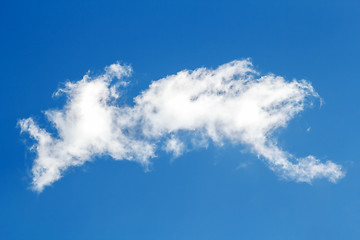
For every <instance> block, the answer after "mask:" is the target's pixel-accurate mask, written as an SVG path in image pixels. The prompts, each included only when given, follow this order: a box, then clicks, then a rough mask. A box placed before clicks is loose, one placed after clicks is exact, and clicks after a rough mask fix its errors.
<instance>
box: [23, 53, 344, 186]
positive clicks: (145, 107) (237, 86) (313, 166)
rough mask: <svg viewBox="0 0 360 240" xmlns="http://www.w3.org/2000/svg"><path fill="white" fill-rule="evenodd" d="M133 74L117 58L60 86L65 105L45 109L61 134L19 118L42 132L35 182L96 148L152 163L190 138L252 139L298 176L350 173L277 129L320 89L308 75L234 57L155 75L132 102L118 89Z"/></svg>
mask: <svg viewBox="0 0 360 240" xmlns="http://www.w3.org/2000/svg"><path fill="white" fill-rule="evenodd" d="M130 74H131V67H129V66H125V65H120V64H112V65H110V66H109V67H106V68H105V73H104V74H103V75H100V76H96V77H91V76H90V75H88V74H87V75H85V76H84V77H83V79H82V80H80V81H78V82H75V83H71V82H68V83H67V84H66V86H65V88H63V89H60V90H59V91H58V92H57V93H56V94H64V95H66V97H67V102H66V104H65V106H64V107H63V108H62V109H59V110H48V111H46V112H45V115H46V117H47V119H48V120H49V122H50V123H51V124H52V125H53V126H54V128H55V129H56V133H55V134H51V133H49V131H46V130H45V129H42V128H40V127H39V126H38V125H37V124H36V123H35V122H34V120H33V119H32V118H27V119H22V120H20V121H19V125H20V128H21V131H22V132H27V133H28V134H29V135H30V136H31V137H32V138H33V139H34V140H35V144H34V146H32V150H33V151H35V153H36V159H35V160H34V164H33V167H32V174H33V182H32V184H33V188H34V190H36V191H39V192H41V191H42V190H43V189H44V187H46V186H48V185H51V184H52V183H53V182H55V181H57V180H58V179H60V178H61V177H62V174H63V173H64V172H65V171H66V169H68V168H69V167H71V166H81V165H83V164H84V163H85V162H87V161H90V160H91V159H92V158H93V157H94V156H102V155H109V156H111V157H112V158H113V159H115V160H131V161H136V162H139V163H141V164H142V165H144V166H145V168H146V167H147V166H148V165H149V164H150V161H151V158H154V157H156V151H158V150H159V149H163V150H165V151H166V152H169V153H171V154H172V155H173V156H175V157H177V156H180V155H181V154H183V153H184V151H186V149H187V148H189V147H190V146H191V148H197V147H204V146H207V145H208V144H209V143H214V144H217V145H223V144H234V145H239V144H241V145H246V146H248V148H249V149H250V150H251V151H252V152H254V153H255V154H257V155H258V156H259V157H261V158H262V159H264V160H265V161H266V162H267V164H268V166H269V167H270V169H272V170H273V171H275V172H277V173H278V174H279V175H280V176H282V177H284V178H287V179H291V180H295V181H298V182H308V183H310V182H311V181H312V180H313V179H316V178H327V179H328V180H329V181H331V182H336V181H337V180H338V179H340V178H341V177H343V176H344V172H343V171H342V168H341V166H340V165H337V164H335V163H333V162H330V161H327V162H325V163H323V162H321V161H320V160H319V159H317V158H316V157H314V156H311V155H310V156H307V157H303V158H297V157H295V156H293V155H291V154H290V153H288V152H286V151H284V150H282V149H281V148H280V147H278V146H277V144H276V141H275V140H274V138H273V137H272V133H273V132H274V131H275V130H276V129H278V128H281V127H286V125H287V123H288V122H289V120H290V119H292V118H293V117H294V116H295V115H296V114H297V113H299V112H301V111H303V110H304V108H305V107H306V106H307V104H308V103H309V102H311V98H314V97H315V98H316V97H318V95H317V93H316V92H315V91H314V89H313V87H312V86H311V84H310V83H309V82H307V81H305V80H302V81H296V80H293V81H286V80H285V79H284V78H283V77H280V76H275V75H273V74H269V75H264V76H260V75H259V74H258V73H257V72H256V71H255V70H254V69H253V67H252V64H251V62H250V61H249V60H241V61H233V62H230V63H227V64H224V65H222V66H220V67H218V68H217V69H214V70H212V69H207V68H199V69H196V70H194V71H188V70H184V71H181V72H178V73H177V74H175V75H171V76H167V77H165V78H162V79H160V80H157V81H154V82H152V84H151V85H150V86H149V88H148V89H147V90H145V91H144V92H142V93H141V94H139V95H138V96H137V97H136V98H135V99H134V104H133V105H132V106H124V105H123V106H120V105H119V104H118V102H119V101H117V99H118V98H119V96H120V94H119V91H120V90H121V88H122V87H125V86H126V85H127V82H126V81H125V80H124V78H125V77H128V76H130ZM114 79H117V80H116V81H114Z"/></svg>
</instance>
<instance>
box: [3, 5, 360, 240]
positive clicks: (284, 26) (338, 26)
mask: <svg viewBox="0 0 360 240" xmlns="http://www.w3.org/2000/svg"><path fill="white" fill-rule="evenodd" d="M359 43H360V2H359V1H346V0H345V1H330V0H328V1H325V0H323V1H313V0H312V1H310V0H302V1H257V0H255V1H127V2H126V1H89V0H88V1H8V0H2V1H1V2H0V70H1V75H0V81H1V88H0V121H1V125H0V133H1V137H0V141H1V142H0V239H4V240H7V239H36V240H40V239H61V240H63V239H126V240H128V239H144V240H145V239H146V240H149V239H164V240H170V239H171V240H176V239H186V240H192V239H194V240H200V239H206V240H210V239H221V240H222V239H226V240H227V239H327V240H329V239H360V187H359V183H360V164H359V155H360V154H359V153H360V150H359V143H360V141H359V130H360V129H359V118H360V110H359V106H358V105H359V102H360V101H359V98H360V97H359V89H360V83H359V80H360V58H359V56H360V44H359ZM247 57H250V58H251V59H252V60H253V62H254V64H255V67H256V69H257V70H259V71H260V72H262V73H264V74H266V73H269V72H273V73H275V74H279V75H283V76H285V77H286V78H287V79H289V80H291V79H292V78H297V79H301V78H305V79H307V80H309V81H311V82H312V83H313V85H314V87H315V89H316V90H317V91H318V92H319V94H320V95H321V97H322V98H323V99H324V100H325V104H324V105H323V106H322V107H320V106H319V104H316V105H315V106H314V107H313V108H312V109H308V110H307V111H305V112H304V113H302V114H301V115H300V116H298V118H296V119H294V120H293V121H292V122H291V123H290V125H289V126H288V128H287V129H285V130H282V131H280V132H279V133H278V141H279V145H280V146H282V147H283V148H284V149H286V150H287V151H289V152H291V153H294V154H296V155H297V156H300V157H302V156H306V155H308V154H313V155H315V156H318V157H319V158H320V159H322V160H333V161H334V162H336V163H340V164H342V165H343V166H344V167H345V169H346V171H347V176H346V177H345V178H344V179H342V180H341V181H339V182H338V183H337V184H332V183H329V182H327V181H325V180H318V181H315V182H314V183H313V184H312V185H308V184H298V183H294V182H287V181H283V180H280V179H279V177H277V176H276V175H275V174H274V173H273V172H271V171H270V170H269V169H268V168H267V167H266V166H265V164H264V163H263V162H261V160H258V159H257V158H256V157H255V156H252V155H251V154H248V153H242V152H241V150H243V149H242V148H241V147H238V146H227V147H224V148H219V147H216V146H215V147H214V146H211V147H210V148H209V149H207V150H198V151H195V152H191V153H187V154H185V155H183V156H182V157H180V158H178V159H175V160H174V161H171V157H169V156H167V155H166V154H164V153H159V157H158V158H157V159H154V164H153V167H152V171H150V172H148V173H145V172H144V169H143V168H142V167H141V166H139V165H138V164H136V163H132V162H127V161H122V162H117V161H113V160H111V159H97V160H95V161H94V162H91V163H87V164H86V165H85V166H84V167H82V168H73V169H71V170H69V171H68V172H66V174H65V177H64V178H63V179H61V180H60V181H58V182H56V183H55V184H54V185H53V186H51V187H49V188H46V189H45V191H44V192H43V193H41V194H40V195H38V194H36V193H34V192H32V191H31V190H29V184H30V182H31V178H30V177H29V171H30V169H31V165H32V160H33V158H34V154H33V153H31V152H29V151H28V150H27V149H26V148H27V147H28V146H30V145H31V143H32V142H31V141H30V140H29V139H28V138H27V136H24V135H20V134H19V128H17V127H16V122H17V120H18V119H20V118H25V117H29V116H33V117H35V119H36V120H37V121H38V122H40V125H41V126H44V127H46V126H48V125H47V122H46V121H45V119H44V117H43V115H42V111H43V110H46V109H49V108H56V107H61V106H62V104H63V103H64V99H53V98H51V95H52V93H53V92H54V91H56V89H57V88H58V87H60V86H61V84H62V83H64V82H65V81H67V80H72V81H76V80H79V79H80V78H81V77H82V76H83V74H85V73H86V72H87V70H89V69H90V70H92V71H93V72H94V73H100V72H101V71H102V69H103V68H104V66H106V65H109V64H111V63H114V62H115V61H117V60H119V61H120V62H122V63H128V64H131V65H132V66H133V68H134V75H133V78H132V81H133V82H132V84H131V86H130V87H129V89H128V95H127V101H128V102H131V99H132V97H134V96H136V95H137V94H138V93H139V91H141V90H143V89H146V88H147V86H148V84H149V83H150V81H151V80H156V79H159V78H161V77H163V76H166V75H168V74H173V73H176V72H177V71H179V70H182V69H185V68H187V69H194V68H197V67H202V66H205V67H211V68H215V67H216V66H218V65H220V64H223V63H226V62H228V61H231V60H234V59H242V58H247ZM308 127H311V131H310V132H307V131H306V129H307V128H308ZM241 164H243V165H246V167H245V168H241V167H239V166H242V165H241Z"/></svg>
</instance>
